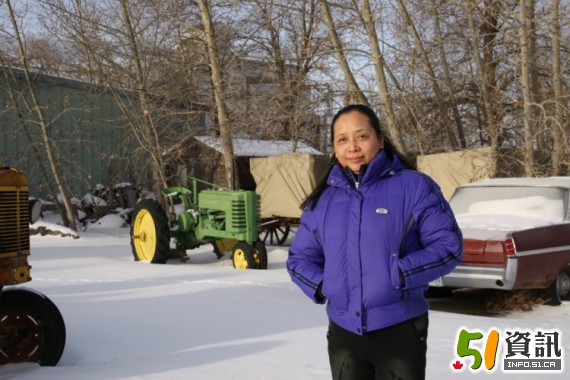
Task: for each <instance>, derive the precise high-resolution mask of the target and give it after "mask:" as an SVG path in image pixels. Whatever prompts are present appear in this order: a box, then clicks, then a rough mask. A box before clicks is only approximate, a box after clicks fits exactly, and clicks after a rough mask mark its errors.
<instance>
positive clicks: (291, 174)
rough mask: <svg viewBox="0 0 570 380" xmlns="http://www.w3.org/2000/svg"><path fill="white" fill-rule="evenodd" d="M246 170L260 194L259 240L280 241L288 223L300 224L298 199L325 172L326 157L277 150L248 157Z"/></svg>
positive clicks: (288, 227) (303, 197)
mask: <svg viewBox="0 0 570 380" xmlns="http://www.w3.org/2000/svg"><path fill="white" fill-rule="evenodd" d="M249 162H250V170H251V174H252V176H253V178H254V180H255V183H256V189H255V191H256V192H257V193H258V194H259V195H260V197H261V228H262V231H261V233H260V234H259V237H260V240H261V241H263V242H264V243H265V244H270V245H284V244H285V242H286V241H287V238H288V237H289V234H290V232H291V228H292V227H296V226H298V225H299V224H300V219H301V213H302V210H301V209H300V208H299V205H300V204H301V202H302V201H303V200H304V199H305V198H306V197H307V195H309V194H310V193H311V192H312V191H313V189H314V188H315V186H316V184H317V183H318V182H319V181H320V179H321V178H322V177H323V176H324V175H325V174H326V173H327V169H328V167H329V157H328V156H326V155H315V154H308V153H281V154H278V155H276V156H271V157H255V158H250V160H249Z"/></svg>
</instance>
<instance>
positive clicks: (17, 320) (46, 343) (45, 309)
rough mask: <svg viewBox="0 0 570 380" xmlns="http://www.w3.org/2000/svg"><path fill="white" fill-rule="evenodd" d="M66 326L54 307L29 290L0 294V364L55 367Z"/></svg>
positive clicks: (8, 290)
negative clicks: (29, 364) (29, 363)
mask: <svg viewBox="0 0 570 380" xmlns="http://www.w3.org/2000/svg"><path fill="white" fill-rule="evenodd" d="M65 338H66V336H65V323H64V321H63V317H62V316H61V313H60V312H59V310H58V308H57V306H55V304H54V303H53V302H52V301H51V300H50V299H49V298H47V297H46V296H45V295H43V294H42V293H40V292H37V291H35V290H32V289H27V288H14V289H7V290H2V293H1V294H0V364H6V363H19V362H35V363H39V364H40V365H42V366H54V365H56V364H57V362H58V361H59V359H60V358H61V355H62V354H63V348H64V346H65Z"/></svg>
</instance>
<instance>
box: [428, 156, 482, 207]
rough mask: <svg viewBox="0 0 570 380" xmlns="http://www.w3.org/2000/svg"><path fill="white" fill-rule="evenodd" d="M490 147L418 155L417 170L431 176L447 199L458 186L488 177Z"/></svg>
mask: <svg viewBox="0 0 570 380" xmlns="http://www.w3.org/2000/svg"><path fill="white" fill-rule="evenodd" d="M491 160H492V157H491V148H480V149H474V150H462V151H457V152H450V153H439V154H430V155H425V156H418V162H417V163H418V170H420V171H422V172H424V173H426V174H427V175H429V176H430V177H432V178H433V179H434V180H435V182H437V184H438V185H439V186H440V187H441V191H442V192H443V195H444V197H445V199H447V200H449V199H450V198H451V196H452V195H453V192H454V191H455V189H456V188H457V187H458V186H461V185H464V184H466V183H471V182H475V181H479V180H481V179H485V178H489V177H490V167H491Z"/></svg>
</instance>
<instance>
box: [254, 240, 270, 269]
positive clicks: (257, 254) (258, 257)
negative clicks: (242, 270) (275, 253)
mask: <svg viewBox="0 0 570 380" xmlns="http://www.w3.org/2000/svg"><path fill="white" fill-rule="evenodd" d="M253 259H254V260H255V264H256V267H257V268H258V269H267V249H266V248H265V244H263V242H261V241H259V240H258V241H256V242H255V245H254V246H253Z"/></svg>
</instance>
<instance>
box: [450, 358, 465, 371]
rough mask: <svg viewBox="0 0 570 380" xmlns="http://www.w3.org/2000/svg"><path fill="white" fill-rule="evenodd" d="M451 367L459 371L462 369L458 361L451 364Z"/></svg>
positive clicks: (461, 364)
mask: <svg viewBox="0 0 570 380" xmlns="http://www.w3.org/2000/svg"><path fill="white" fill-rule="evenodd" d="M452 366H453V368H455V369H461V368H463V363H461V362H460V361H459V360H456V361H455V363H453V364H452Z"/></svg>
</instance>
